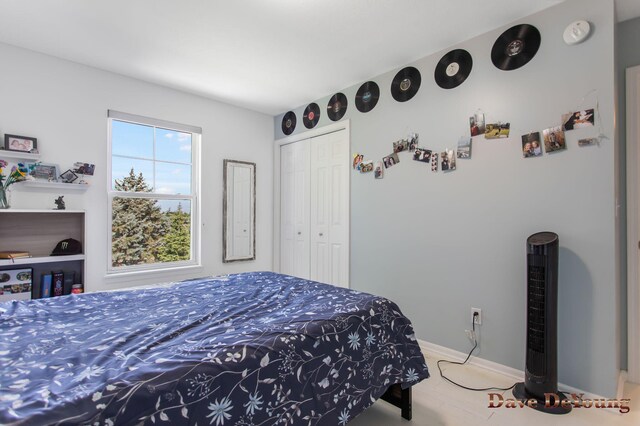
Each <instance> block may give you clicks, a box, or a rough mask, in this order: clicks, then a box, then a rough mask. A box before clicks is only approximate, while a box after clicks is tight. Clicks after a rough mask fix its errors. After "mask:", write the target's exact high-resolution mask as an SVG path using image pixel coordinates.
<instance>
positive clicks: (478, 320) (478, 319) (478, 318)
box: [471, 308, 482, 325]
mask: <svg viewBox="0 0 640 426" xmlns="http://www.w3.org/2000/svg"><path fill="white" fill-rule="evenodd" d="M476 312H477V313H478V315H477V316H474V314H475V313H476ZM471 321H473V322H474V323H475V324H477V325H482V309H480V308H471Z"/></svg>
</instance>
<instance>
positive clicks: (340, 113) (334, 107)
mask: <svg viewBox="0 0 640 426" xmlns="http://www.w3.org/2000/svg"><path fill="white" fill-rule="evenodd" d="M346 112H347V97H346V96H345V95H344V94H343V93H336V94H335V95H333V96H332V97H331V99H329V103H328V104H327V115H328V116H329V118H330V119H331V121H338V120H340V119H341V118H342V117H344V114H345V113H346Z"/></svg>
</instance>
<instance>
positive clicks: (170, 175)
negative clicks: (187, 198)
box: [155, 162, 191, 195]
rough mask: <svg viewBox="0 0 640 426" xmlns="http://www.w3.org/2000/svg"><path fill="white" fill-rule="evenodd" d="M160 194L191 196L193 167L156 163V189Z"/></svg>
mask: <svg viewBox="0 0 640 426" xmlns="http://www.w3.org/2000/svg"><path fill="white" fill-rule="evenodd" d="M155 191H156V192H158V193H160V194H181V195H187V194H191V166H185V165H182V164H173V163H160V162H157V163H156V188H155Z"/></svg>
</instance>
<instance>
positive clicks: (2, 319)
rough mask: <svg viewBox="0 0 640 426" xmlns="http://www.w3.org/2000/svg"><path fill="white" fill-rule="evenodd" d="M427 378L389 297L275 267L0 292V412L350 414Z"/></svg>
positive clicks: (66, 415)
mask: <svg viewBox="0 0 640 426" xmlns="http://www.w3.org/2000/svg"><path fill="white" fill-rule="evenodd" d="M428 376H429V373H428V370H427V366H426V364H425V360H424V358H423V356H422V353H421V352H420V348H419V346H418V344H417V342H416V339H415V337H414V332H413V328H412V325H411V323H410V321H409V320H408V319H407V318H406V317H405V316H404V315H403V314H402V313H401V312H400V309H399V308H398V307H397V306H396V305H395V304H394V303H393V302H391V301H389V300H387V299H385V298H381V297H376V296H372V295H370V294H366V293H362V292H358V291H354V290H349V289H343V288H338V287H334V286H330V285H325V284H320V283H317V282H313V281H308V280H304V279H300V278H295V277H291V276H286V275H280V274H276V273H271V272H253V273H243V274H235V275H228V276H221V277H212V278H206V279H198V280H192V281H185V282H180V283H176V284H174V285H172V286H168V287H162V288H150V289H143V290H130V291H121V292H102V293H88V294H83V295H71V296H64V297H57V298H50V299H40V300H33V301H21V302H7V303H0V423H2V424H25V425H26V424H28V425H37V424H99V425H114V424H116V425H120V424H156V425H160V424H167V425H169V424H171V425H180V424H196V423H197V424H200V425H207V424H212V425H216V426H220V425H225V426H226V425H272V424H303V425H345V424H346V423H347V422H348V421H349V420H351V419H352V418H354V417H355V416H356V415H357V414H358V413H360V412H361V411H363V410H364V409H365V408H366V407H368V406H369V405H371V404H373V402H374V401H375V400H376V399H377V398H379V397H380V396H381V395H382V394H383V393H384V391H385V390H386V388H387V387H388V386H389V385H391V384H395V383H402V384H403V386H404V387H407V386H411V385H413V384H415V383H417V382H418V381H420V380H422V379H425V378H427V377H428Z"/></svg>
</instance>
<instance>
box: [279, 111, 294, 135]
mask: <svg viewBox="0 0 640 426" xmlns="http://www.w3.org/2000/svg"><path fill="white" fill-rule="evenodd" d="M295 128H296V114H295V113H294V112H293V111H289V112H287V113H286V114H285V115H284V117H282V133H284V134H285V135H290V134H291V133H293V131H294V130H295Z"/></svg>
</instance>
